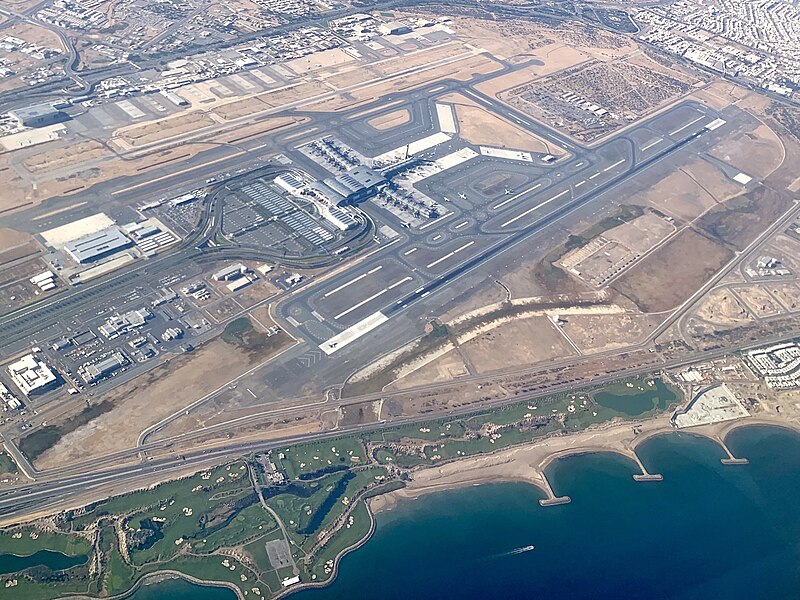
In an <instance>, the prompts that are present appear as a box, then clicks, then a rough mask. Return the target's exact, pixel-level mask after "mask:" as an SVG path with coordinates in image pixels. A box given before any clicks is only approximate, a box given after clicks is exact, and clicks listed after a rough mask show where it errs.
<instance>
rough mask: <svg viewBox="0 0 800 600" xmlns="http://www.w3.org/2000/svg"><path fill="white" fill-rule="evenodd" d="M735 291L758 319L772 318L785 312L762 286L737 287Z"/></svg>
mask: <svg viewBox="0 0 800 600" xmlns="http://www.w3.org/2000/svg"><path fill="white" fill-rule="evenodd" d="M733 290H734V292H735V293H736V295H738V296H739V298H741V299H742V302H744V303H745V304H746V305H747V307H748V308H749V309H750V310H751V311H752V312H753V314H754V315H756V316H757V317H771V316H773V315H777V314H780V313H782V312H784V311H783V307H782V306H781V305H780V303H779V302H778V301H776V300H775V298H773V297H772V296H771V295H770V294H769V292H767V291H766V290H764V289H763V288H762V287H761V286H757V285H752V286H746V287H736V288H733Z"/></svg>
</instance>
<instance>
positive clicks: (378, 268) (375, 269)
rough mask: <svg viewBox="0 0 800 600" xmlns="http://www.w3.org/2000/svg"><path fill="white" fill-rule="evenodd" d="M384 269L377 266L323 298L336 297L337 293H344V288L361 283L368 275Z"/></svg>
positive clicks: (334, 289)
mask: <svg viewBox="0 0 800 600" xmlns="http://www.w3.org/2000/svg"><path fill="white" fill-rule="evenodd" d="M382 268H383V267H382V266H377V267H375V268H374V269H372V270H370V271H367V272H366V273H362V274H361V275H359V276H358V277H354V278H353V279H351V280H350V281H348V282H346V283H343V284H342V285H340V286H339V287H337V288H333V289H332V290H331V291H330V292H328V293H327V294H325V295H324V296H322V297H323V298H327V297H328V296H333V295H334V294H335V293H336V292H341V291H342V290H343V289H344V288H346V287H347V286H350V285H353V284H354V283H356V282H358V281H361V280H362V279H364V277H366V276H367V275H372V274H373V273H375V272H377V271H380V270H381V269H382Z"/></svg>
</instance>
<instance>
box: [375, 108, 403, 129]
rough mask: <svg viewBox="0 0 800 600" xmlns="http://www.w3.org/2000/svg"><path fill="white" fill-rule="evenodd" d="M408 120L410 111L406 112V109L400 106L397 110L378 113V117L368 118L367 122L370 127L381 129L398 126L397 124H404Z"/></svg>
mask: <svg viewBox="0 0 800 600" xmlns="http://www.w3.org/2000/svg"><path fill="white" fill-rule="evenodd" d="M410 120H411V113H410V112H408V109H406V108H401V109H399V110H393V111H392V112H389V113H386V114H384V115H380V116H379V117H374V118H372V119H369V120H368V121H367V123H368V124H369V126H370V127H374V128H375V129H377V130H379V131H383V130H385V129H391V128H392V127H398V126H399V125H405V124H406V123H408V122H409V121H410Z"/></svg>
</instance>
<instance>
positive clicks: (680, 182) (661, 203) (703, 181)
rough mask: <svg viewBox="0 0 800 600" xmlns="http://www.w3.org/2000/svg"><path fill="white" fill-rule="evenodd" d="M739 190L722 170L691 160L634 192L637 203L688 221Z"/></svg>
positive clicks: (700, 160)
mask: <svg viewBox="0 0 800 600" xmlns="http://www.w3.org/2000/svg"><path fill="white" fill-rule="evenodd" d="M631 187H634V186H631ZM741 190H742V188H741V186H740V185H739V184H737V183H735V182H734V181H731V179H730V178H728V177H726V176H725V174H724V173H723V172H722V171H720V170H719V169H717V168H716V167H714V166H712V165H711V164H709V163H708V162H707V161H705V160H703V159H701V158H694V157H692V158H689V159H688V160H687V161H686V162H685V163H684V164H682V165H681V166H680V167H679V168H678V169H677V170H674V171H672V172H670V173H667V174H665V176H664V178H663V179H661V180H660V181H658V182H657V183H655V184H654V185H652V186H650V187H648V188H645V189H643V190H641V191H639V190H637V192H638V193H637V196H636V197H637V202H639V203H642V204H645V203H646V204H649V205H650V206H652V207H653V208H656V209H658V210H659V211H661V212H663V213H664V214H667V215H669V216H671V217H674V218H676V219H680V220H682V221H691V220H693V219H695V218H697V217H698V216H700V215H701V214H703V213H704V212H706V211H707V210H708V209H710V208H712V207H713V206H715V205H716V204H717V203H718V202H720V201H723V200H725V199H727V198H730V197H731V196H733V195H734V194H738V193H740V192H741Z"/></svg>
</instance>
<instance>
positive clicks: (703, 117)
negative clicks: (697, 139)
mask: <svg viewBox="0 0 800 600" xmlns="http://www.w3.org/2000/svg"><path fill="white" fill-rule="evenodd" d="M705 118H706V116H705V115H700V116H699V117H697V118H696V119H695V120H694V121H691V122H690V123H687V124H686V125H684V126H683V127H681V128H680V129H676V130H675V131H673V132H672V133H670V135H675V134H676V133H680V132H681V131H683V130H684V129H686V128H687V127H691V126H692V125H694V124H695V123H697V122H698V121H702V120H703V119H705Z"/></svg>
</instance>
